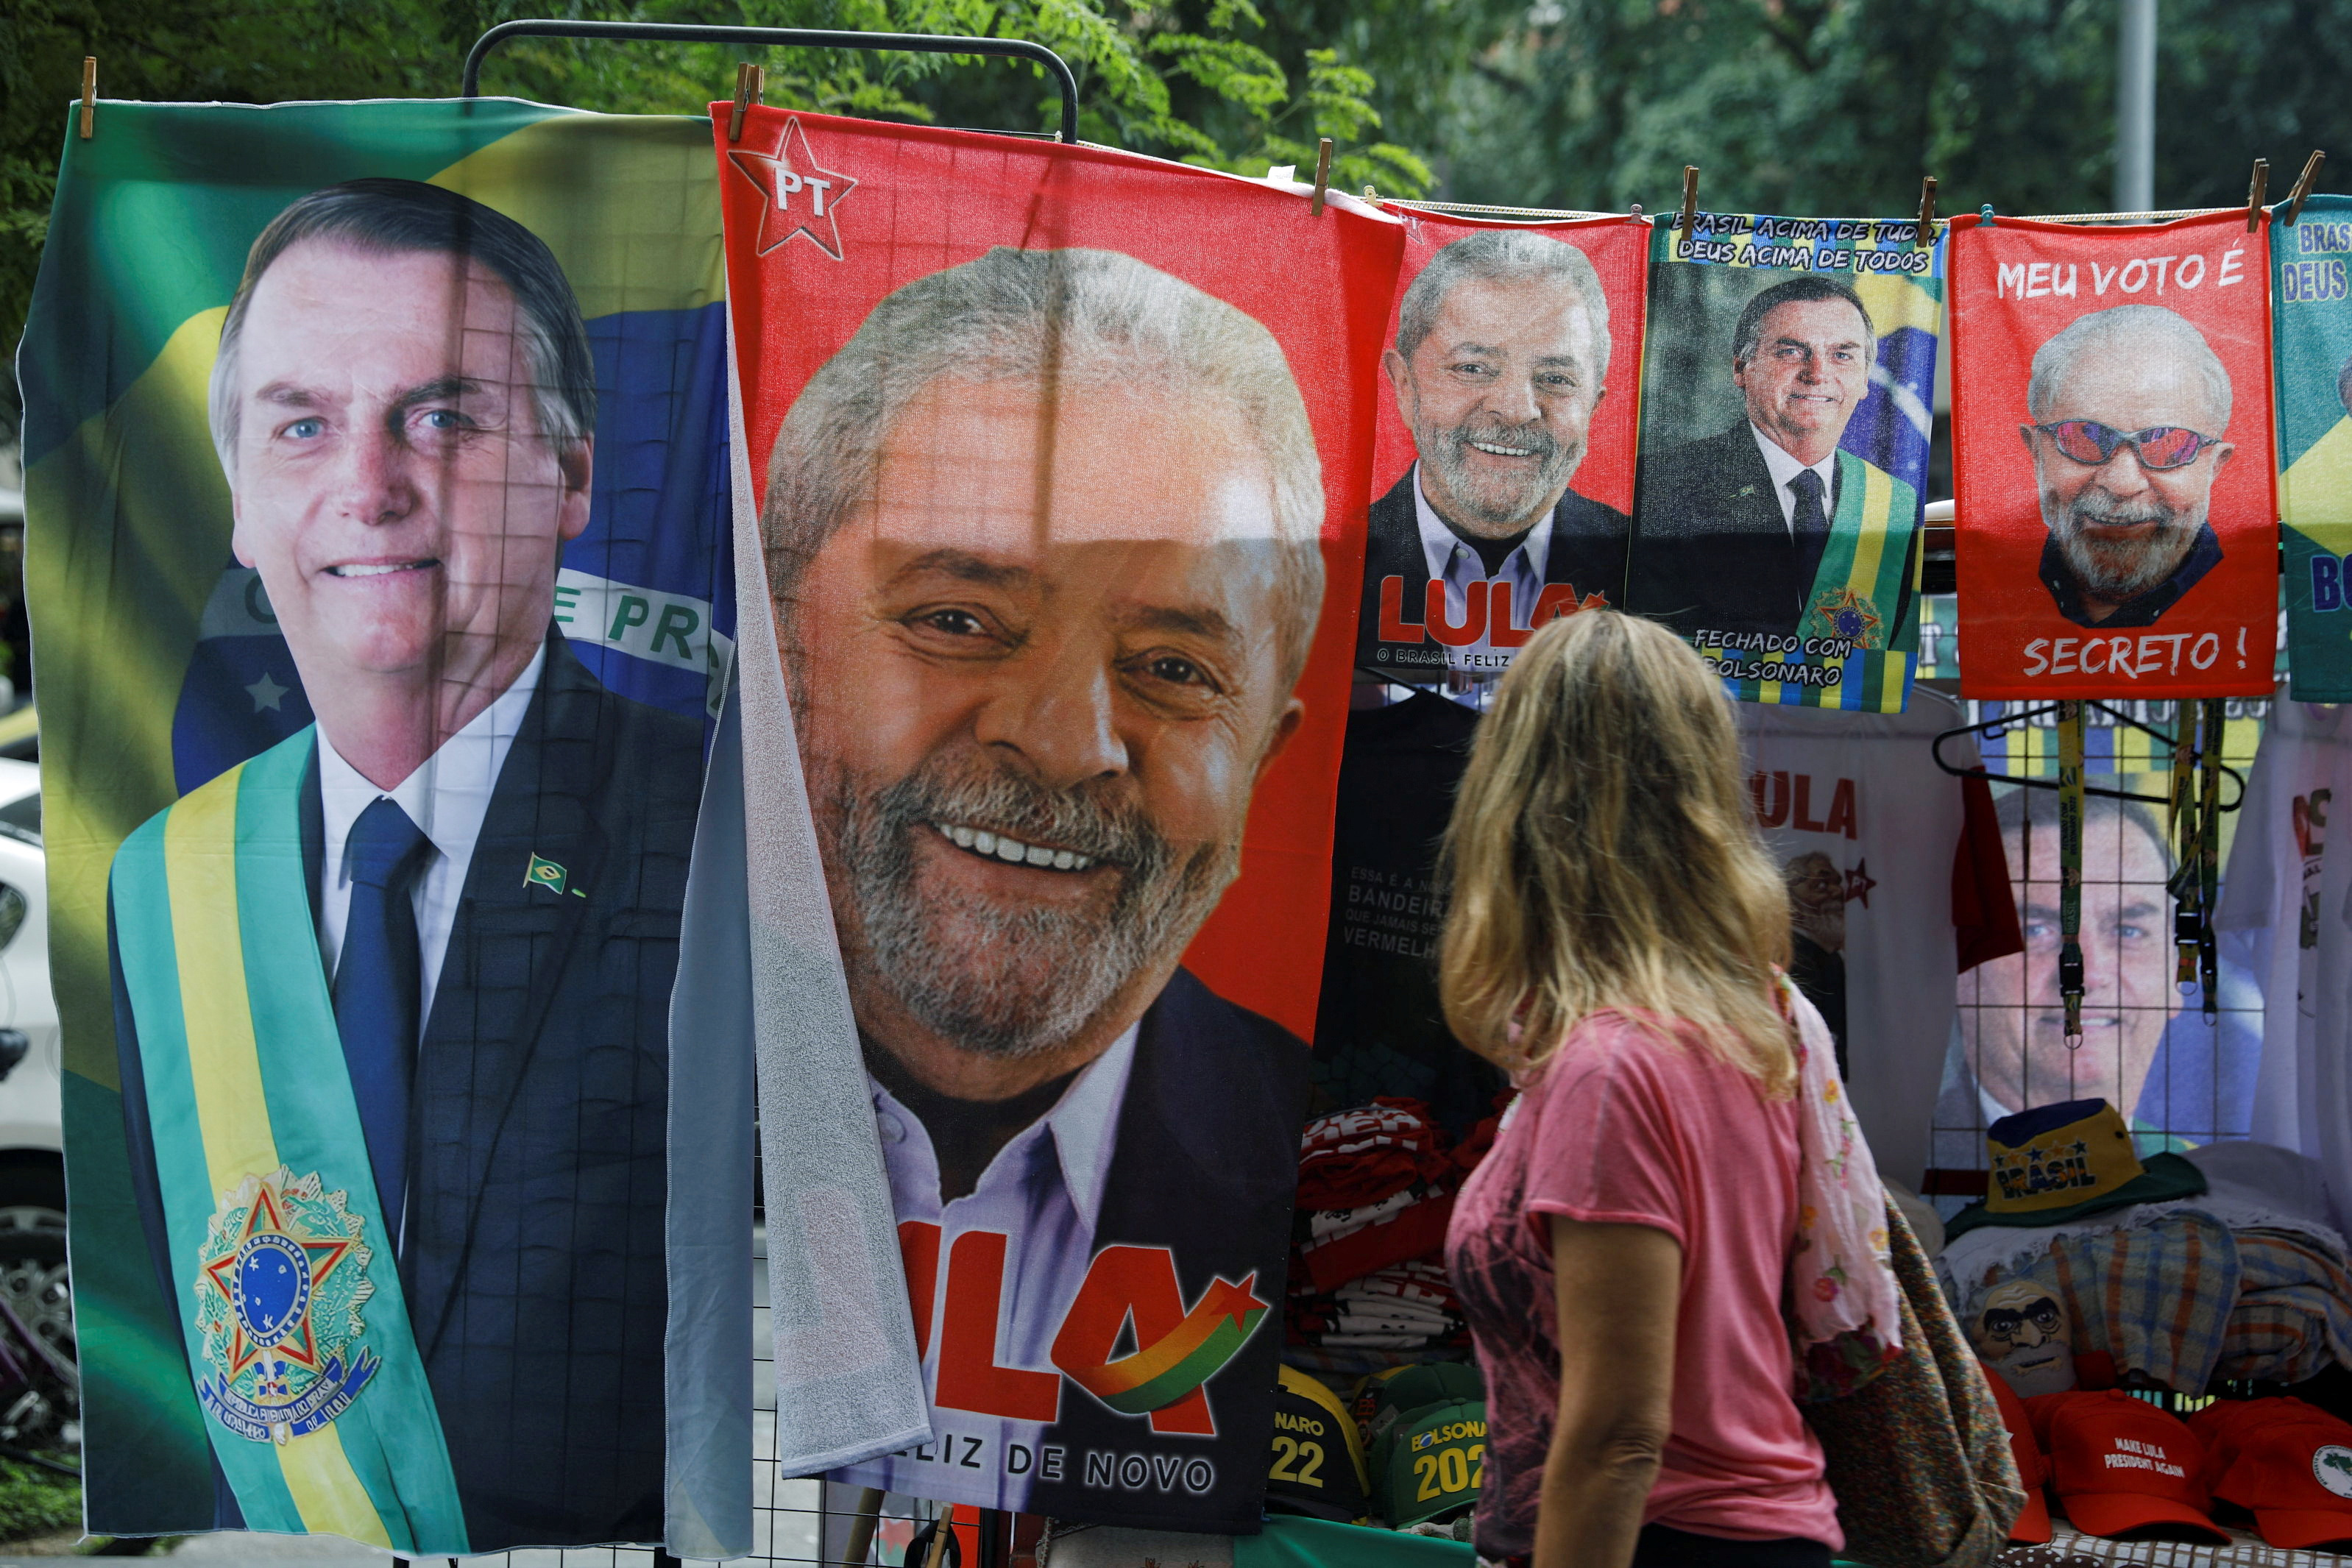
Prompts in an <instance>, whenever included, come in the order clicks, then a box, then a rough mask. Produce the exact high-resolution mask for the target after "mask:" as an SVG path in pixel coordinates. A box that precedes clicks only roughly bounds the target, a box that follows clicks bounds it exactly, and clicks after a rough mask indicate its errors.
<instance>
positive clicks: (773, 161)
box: [727, 115, 857, 261]
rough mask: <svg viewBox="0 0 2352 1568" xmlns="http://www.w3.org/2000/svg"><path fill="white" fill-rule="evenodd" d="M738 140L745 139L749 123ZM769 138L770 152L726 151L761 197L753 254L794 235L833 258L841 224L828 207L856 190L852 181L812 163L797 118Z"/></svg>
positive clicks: (838, 256)
mask: <svg viewBox="0 0 2352 1568" xmlns="http://www.w3.org/2000/svg"><path fill="white" fill-rule="evenodd" d="M744 140H746V141H749V140H751V131H750V128H749V127H747V128H746V129H745V131H744ZM774 140H775V146H774V148H773V149H772V151H770V152H730V153H729V154H727V157H728V161H729V162H731V163H733V164H734V165H735V168H736V171H737V172H739V173H740V174H741V175H742V176H743V178H745V179H747V180H749V181H751V183H752V184H754V185H756V186H758V187H759V189H760V193H761V195H762V196H765V197H766V198H767V204H766V206H764V207H763V208H761V213H760V235H759V238H758V239H757V240H756V241H754V242H753V243H754V251H755V254H757V255H760V256H765V255H767V254H768V253H769V252H770V251H772V250H775V249H778V248H779V247H781V246H786V245H789V244H791V243H792V238H793V235H808V236H809V238H810V239H811V240H812V241H813V242H814V244H815V246H816V247H817V249H819V250H821V251H823V252H824V254H825V255H827V256H831V257H833V259H834V260H835V261H839V260H840V259H841V225H839V224H838V223H837V222H836V221H835V218H834V211H835V208H837V207H839V206H840V205H841V204H842V203H843V202H844V201H845V200H847V199H848V196H849V193H850V192H852V191H854V190H856V189H857V182H856V181H855V180H853V179H851V178H850V177H849V176H848V175H846V174H844V173H840V172H836V171H835V170H832V169H827V168H825V167H824V166H823V165H822V164H820V163H819V162H817V161H816V154H815V153H814V152H810V151H809V142H808V133H807V132H806V131H803V130H802V129H801V121H800V116H798V115H792V116H790V117H788V118H787V119H786V120H784V128H783V131H782V134H780V135H778V136H776V137H775V139H774Z"/></svg>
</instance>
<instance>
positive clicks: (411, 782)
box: [319, 647, 547, 1027]
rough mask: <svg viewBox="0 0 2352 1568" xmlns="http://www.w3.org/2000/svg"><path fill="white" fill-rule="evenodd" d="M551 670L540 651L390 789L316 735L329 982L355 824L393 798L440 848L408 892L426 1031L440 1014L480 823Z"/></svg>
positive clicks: (347, 912) (346, 913) (348, 907)
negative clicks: (439, 993) (544, 672)
mask: <svg viewBox="0 0 2352 1568" xmlns="http://www.w3.org/2000/svg"><path fill="white" fill-rule="evenodd" d="M546 663H547V650H546V649H545V648H544V647H541V649H540V651H539V652H538V653H534V654H532V655H531V661H530V665H529V666H528V667H527V668H525V669H524V671H523V673H522V674H520V675H519V676H517V677H516V678H515V683H514V685H510V686H509V687H508V688H507V689H506V690H505V691H504V692H502V693H500V694H499V697H498V700H496V701H495V702H493V703H491V704H490V706H488V707H486V708H484V709H483V710H482V711H481V712H480V713H478V714H476V715H475V716H473V719H472V720H471V721H470V722H469V723H467V726H466V727H465V728H463V729H461V730H459V731H458V732H457V734H455V735H453V736H451V737H449V738H448V739H446V740H445V741H443V742H442V743H441V749H440V750H438V751H436V752H435V753H434V754H433V755H432V756H430V757H428V758H425V761H424V764H423V765H422V766H421V767H419V768H417V769H416V771H415V772H414V773H411V774H410V775H409V776H408V777H407V778H405V779H402V780H401V781H400V783H399V785H398V786H397V787H396V788H394V789H377V788H376V787H375V786H374V785H373V783H370V782H369V781H368V779H366V778H365V777H364V776H363V775H362V773H361V772H360V770H359V769H358V768H353V767H352V765H351V764H350V763H348V762H346V761H344V760H343V757H342V754H341V752H339V751H337V750H336V749H335V743H334V742H333V741H331V740H330V739H328V738H327V732H326V730H325V729H324V728H323V727H322V728H321V729H320V731H319V804H320V817H321V819H322V826H323V827H324V828H325V830H326V839H325V843H324V845H323V846H322V847H323V849H324V851H325V852H324V853H323V854H321V855H320V857H319V954H320V957H322V958H323V959H325V960H326V965H327V976H328V978H329V980H330V982H331V981H332V979H333V977H334V973H335V962H336V960H337V959H338V958H339V957H340V956H341V954H342V950H343V927H344V926H345V925H347V924H349V922H350V918H351V912H352V868H351V856H350V840H351V833H352V823H353V822H355V821H359V815H360V813H361V812H362V811H364V810H367V809H368V808H369V807H370V806H372V805H373V804H375V802H376V800H377V798H378V797H380V796H383V795H389V796H391V797H392V798H393V800H394V801H396V802H398V803H399V806H400V809H401V810H404V811H405V812H407V813H408V820H409V821H412V822H415V824H416V825H417V827H418V828H419V829H421V830H422V831H423V832H424V834H425V837H426V838H428V839H430V840H432V841H433V850H434V853H433V857H432V859H431V860H430V861H428V862H426V863H425V872H424V874H423V875H421V876H419V877H418V878H417V879H416V883H415V889H414V890H413V892H412V893H411V894H410V896H411V897H412V898H413V899H414V900H415V906H416V946H417V954H418V956H419V957H420V958H421V959H422V962H421V963H420V964H419V966H418V967H419V969H420V970H421V974H420V976H419V980H420V989H421V993H422V994H421V995H420V996H419V998H418V1007H417V1012H416V1017H417V1019H418V1020H419V1023H420V1027H421V1025H422V1022H423V1020H425V1019H430V1018H431V1017H432V1016H433V993H434V991H435V990H436V988H438V987H439V984H440V980H441V960H442V959H443V957H445V956H446V955H447V953H448V951H449V933H450V930H451V929H452V928H453V927H454V926H455V925H457V901H458V899H459V898H460V897H461V896H463V894H465V891H466V870H467V866H468V865H469V864H471V863H472V862H473V859H474V841H475V840H477V839H478V838H480V837H481V836H482V819H483V818H484V817H486V816H488V814H489V810H490V793H491V791H492V790H494V789H497V788H498V782H499V768H503V767H505V766H506V761H507V753H508V752H509V750H511V749H513V747H514V737H515V736H516V735H517V734H518V733H520V731H521V729H522V719H523V714H524V713H525V712H526V711H527V710H528V709H529V708H530V697H531V694H532V693H533V692H535V691H537V690H538V689H539V677H540V672H541V668H542V667H543V666H544V665H545V664H546Z"/></svg>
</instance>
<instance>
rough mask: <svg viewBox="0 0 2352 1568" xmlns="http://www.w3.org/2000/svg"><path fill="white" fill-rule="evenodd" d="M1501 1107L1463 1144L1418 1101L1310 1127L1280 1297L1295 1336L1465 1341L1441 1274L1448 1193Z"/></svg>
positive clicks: (1305, 1340) (1479, 1152)
mask: <svg viewBox="0 0 2352 1568" xmlns="http://www.w3.org/2000/svg"><path fill="white" fill-rule="evenodd" d="M1499 1119H1500V1106H1499V1105H1498V1106H1497V1114H1496V1116H1494V1117H1490V1118H1489V1119H1488V1120H1487V1121H1486V1122H1485V1123H1481V1124H1479V1125H1478V1126H1477V1127H1475V1128H1474V1129H1472V1131H1471V1133H1470V1134H1469V1135H1468V1136H1466V1137H1465V1138H1464V1139H1463V1141H1462V1144H1461V1145H1460V1147H1459V1148H1449V1146H1448V1140H1447V1138H1446V1135H1445V1130H1444V1128H1443V1127H1441V1126H1440V1125H1439V1124H1437V1121H1436V1119H1435V1118H1434V1117H1433V1115H1432V1114H1431V1113H1430V1110H1429V1107H1428V1106H1427V1105H1425V1104H1423V1103H1421V1102H1420V1101H1418V1100H1403V1099H1391V1098H1382V1099H1379V1100H1375V1101H1373V1102H1372V1103H1370V1104H1369V1105H1360V1106H1356V1107H1354V1108H1352V1109H1349V1110H1346V1111H1335V1112H1333V1113H1330V1114H1329V1115H1328V1116H1318V1117H1317V1118H1316V1119H1315V1120H1314V1121H1312V1122H1309V1123H1308V1124H1307V1129H1306V1132H1305V1133H1304V1134H1302V1135H1301V1136H1300V1139H1299V1159H1298V1198H1297V1218H1296V1220H1295V1223H1294V1229H1293V1233H1292V1239H1293V1243H1294V1245H1293V1250H1292V1257H1291V1269H1290V1296H1289V1302H1288V1311H1287V1318H1288V1329H1289V1339H1290V1342H1291V1343H1294V1344H1312V1345H1322V1346H1325V1347H1328V1348H1330V1349H1356V1350H1383V1351H1406V1352H1410V1351H1418V1350H1425V1349H1433V1348H1437V1347H1441V1346H1452V1345H1466V1344H1467V1343H1469V1330H1468V1328H1467V1326H1466V1325H1465V1323H1464V1322H1463V1320H1462V1315H1461V1312H1460V1311H1459V1309H1458V1307H1457V1306H1456V1303H1455V1302H1454V1291H1453V1287H1452V1286H1451V1285H1450V1284H1449V1283H1448V1281H1446V1278H1445V1266H1444V1256H1445V1227H1446V1224H1447V1222H1448V1221H1449V1220H1451V1219H1452V1218H1453V1217H1454V1193H1455V1192H1456V1190H1457V1189H1458V1188H1459V1187H1460V1186H1461V1184H1462V1178H1463V1177H1464V1176H1466V1175H1467V1174H1468V1173H1469V1170H1470V1169H1471V1167H1472V1166H1475V1165H1476V1164H1477V1162H1478V1160H1479V1159H1480V1158H1482V1157H1483V1156H1484V1155H1485V1154H1486V1150H1487V1148H1488V1147H1490V1146H1491V1145H1493V1143H1494V1131H1495V1128H1494V1124H1495V1123H1496V1122H1497V1121H1499Z"/></svg>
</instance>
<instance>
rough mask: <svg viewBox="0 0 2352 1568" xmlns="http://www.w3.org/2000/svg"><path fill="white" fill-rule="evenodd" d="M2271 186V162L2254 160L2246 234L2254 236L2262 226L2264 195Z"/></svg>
mask: <svg viewBox="0 0 2352 1568" xmlns="http://www.w3.org/2000/svg"><path fill="white" fill-rule="evenodd" d="M2270 185H2271V161H2270V160H2269V159H2267V158H2257V159H2255V160H2254V177H2253V179H2252V181H2251V182H2250V183H2248V184H2247V186H2246V232H2247V233H2248V234H2252V233H2253V232H2254V230H2255V229H2257V228H2259V227H2260V226H2262V221H2263V193H2264V192H2266V191H2268V190H2269V189H2270Z"/></svg>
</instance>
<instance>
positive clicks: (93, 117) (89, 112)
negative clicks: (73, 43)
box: [81, 55, 98, 141]
mask: <svg viewBox="0 0 2352 1568" xmlns="http://www.w3.org/2000/svg"><path fill="white" fill-rule="evenodd" d="M97 134H98V57H97V56H96V55H84V56H82V57H81V139H82V140H83V141H89V139H90V138H91V137H93V136H95V135H97Z"/></svg>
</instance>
